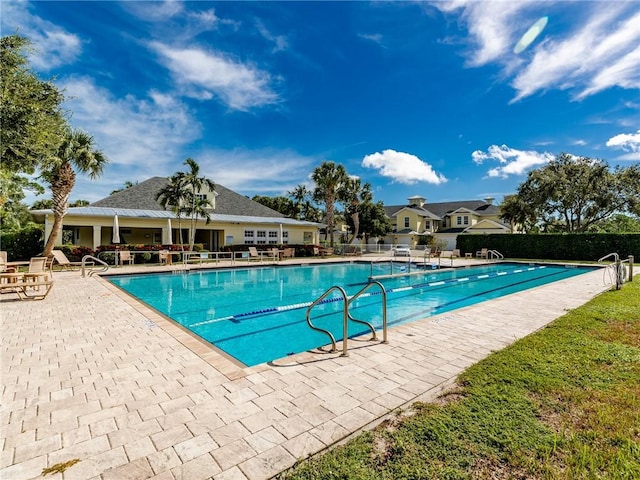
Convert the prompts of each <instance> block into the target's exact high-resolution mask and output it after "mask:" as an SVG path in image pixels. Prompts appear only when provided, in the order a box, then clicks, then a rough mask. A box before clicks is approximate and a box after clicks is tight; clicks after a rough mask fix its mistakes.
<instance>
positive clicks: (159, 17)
mask: <svg viewBox="0 0 640 480" xmlns="http://www.w3.org/2000/svg"><path fill="white" fill-rule="evenodd" d="M122 7H123V8H125V9H126V10H127V11H129V12H131V13H133V14H134V15H135V16H136V17H138V18H141V19H143V20H148V21H153V22H161V21H164V20H167V19H170V18H173V17H175V16H177V15H179V14H181V13H182V12H183V11H184V2H181V1H177V0H164V1H161V2H122Z"/></svg>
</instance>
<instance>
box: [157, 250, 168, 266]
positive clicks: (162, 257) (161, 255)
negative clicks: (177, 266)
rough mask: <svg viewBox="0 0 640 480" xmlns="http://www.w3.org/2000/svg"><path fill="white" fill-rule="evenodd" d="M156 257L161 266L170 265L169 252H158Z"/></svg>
mask: <svg viewBox="0 0 640 480" xmlns="http://www.w3.org/2000/svg"><path fill="white" fill-rule="evenodd" d="M158 257H159V259H160V263H161V264H162V263H164V264H165V265H171V255H170V254H169V250H160V251H159V252H158Z"/></svg>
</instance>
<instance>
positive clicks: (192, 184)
mask: <svg viewBox="0 0 640 480" xmlns="http://www.w3.org/2000/svg"><path fill="white" fill-rule="evenodd" d="M183 165H186V166H187V167H188V170H187V171H186V172H178V174H177V175H178V176H179V177H180V183H181V184H182V187H183V189H184V190H185V195H184V197H183V198H184V199H185V200H186V202H185V204H184V210H185V213H186V214H187V215H188V216H189V219H190V224H189V225H190V226H189V250H193V245H194V243H195V237H196V223H197V221H198V218H199V217H202V218H204V219H205V220H206V221H207V223H209V221H210V219H211V215H210V213H209V210H207V209H208V208H211V202H210V201H209V200H206V199H203V198H199V197H198V193H200V192H202V191H204V190H207V191H210V192H214V191H215V189H216V185H215V183H214V182H213V181H212V180H209V179H208V178H206V177H205V176H201V175H200V165H198V162H196V161H195V160H194V159H193V158H187V159H186V160H185V161H184V163H183ZM189 192H190V194H189Z"/></svg>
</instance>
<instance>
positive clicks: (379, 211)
mask: <svg viewBox="0 0 640 480" xmlns="http://www.w3.org/2000/svg"><path fill="white" fill-rule="evenodd" d="M359 219H360V231H361V232H362V236H364V241H365V243H366V244H369V238H371V237H384V236H386V235H387V234H388V233H389V232H391V231H392V230H393V226H392V225H391V220H390V219H389V217H387V213H386V212H385V210H384V205H383V203H382V202H373V201H369V202H363V203H362V204H360V206H359Z"/></svg>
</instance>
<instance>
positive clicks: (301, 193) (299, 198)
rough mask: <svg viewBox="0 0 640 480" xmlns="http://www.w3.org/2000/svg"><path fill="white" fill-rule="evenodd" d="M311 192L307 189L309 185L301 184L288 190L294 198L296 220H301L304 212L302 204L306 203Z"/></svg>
mask: <svg viewBox="0 0 640 480" xmlns="http://www.w3.org/2000/svg"><path fill="white" fill-rule="evenodd" d="M310 193H311V192H309V190H307V187H305V186H304V185H302V184H300V185H298V186H297V187H296V188H294V189H293V190H291V191H290V192H287V195H289V196H290V197H291V198H293V205H294V210H295V212H296V220H300V215H301V213H302V206H303V205H304V201H305V200H306V199H307V197H308V196H309V194H310Z"/></svg>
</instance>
